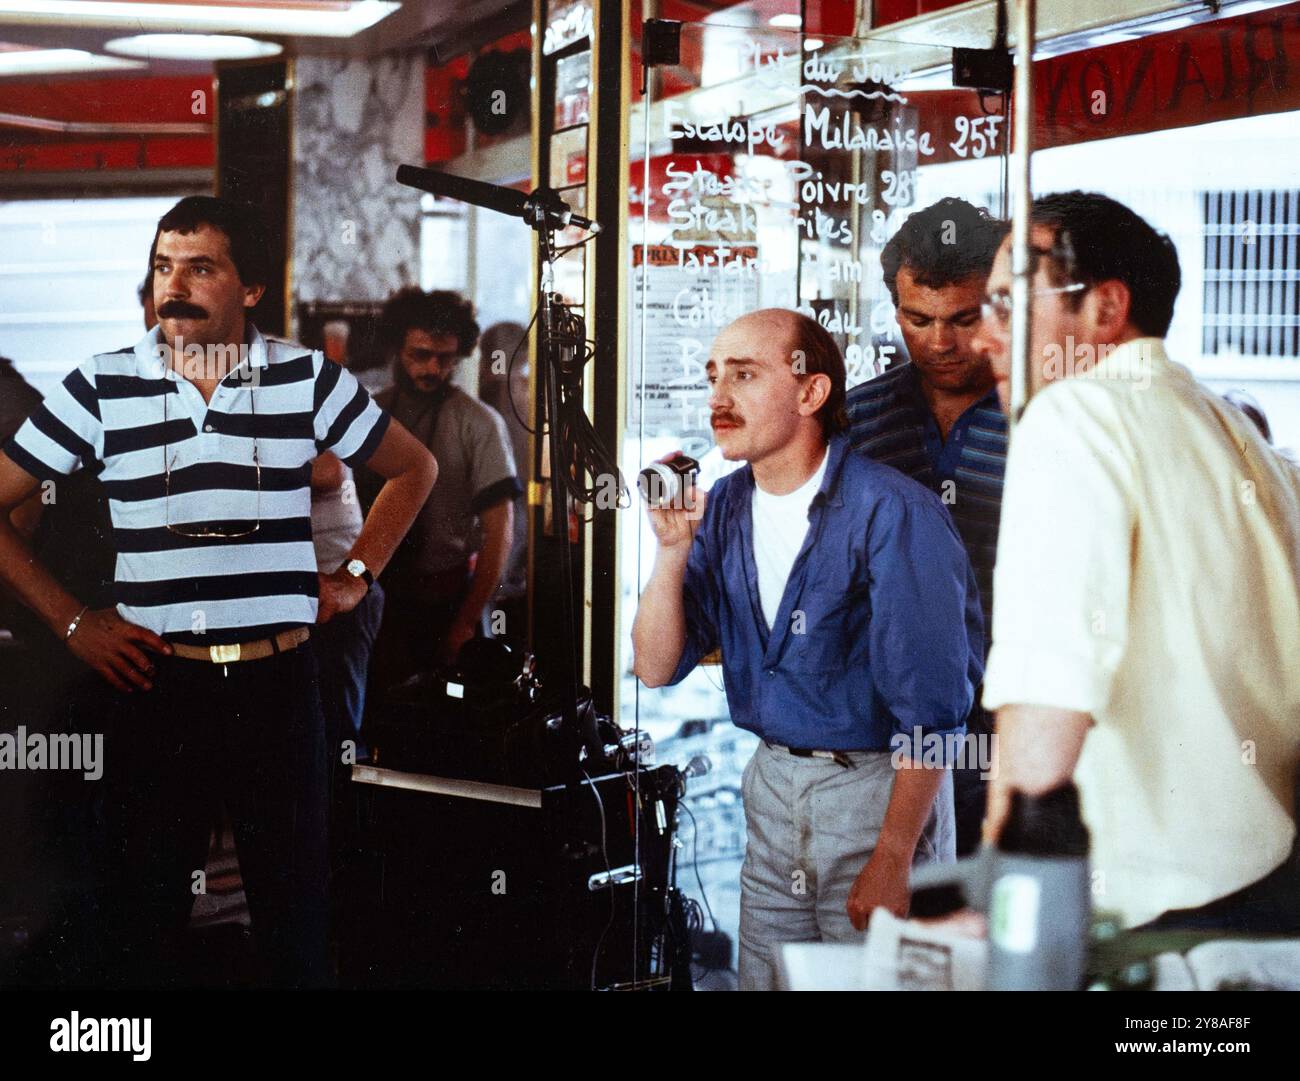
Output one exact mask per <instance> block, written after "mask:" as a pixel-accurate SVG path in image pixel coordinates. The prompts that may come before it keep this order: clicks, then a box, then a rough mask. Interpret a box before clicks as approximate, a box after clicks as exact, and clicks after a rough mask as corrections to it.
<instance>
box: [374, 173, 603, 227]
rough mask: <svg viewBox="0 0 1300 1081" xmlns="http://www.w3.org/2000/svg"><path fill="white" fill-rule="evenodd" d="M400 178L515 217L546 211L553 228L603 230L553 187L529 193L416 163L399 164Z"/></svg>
mask: <svg viewBox="0 0 1300 1081" xmlns="http://www.w3.org/2000/svg"><path fill="white" fill-rule="evenodd" d="M397 182H398V183H399V184H404V185H406V186H407V187H408V188H418V189H419V190H420V191H427V192H431V193H432V194H434V195H441V196H443V197H444V198H447V199H455V200H457V201H458V202H462V203H469V204H471V205H472V206H481V207H483V209H485V210H495V211H496V212H497V213H498V214H508V215H509V216H510V217H512V218H524V219H525V220H527V221H528V222H529V224H532V221H533V219H534V217H535V215H536V214H538V213H539V212H540V213H541V214H544V215H545V217H546V219H547V221H548V223H549V224H551V225H552V226H553V227H554V228H557V229H563V228H564V227H565V226H568V225H573V226H576V227H577V228H579V229H585V230H586V231H587V232H589V233H598V232H600V223H599V222H595V221H592V220H591V219H590V218H584V217H583V216H582V215H581V214H575V213H574V212H573V209H572V208H571V207H570V206H569V204H568V203H566V202H565V201H564V200H563V199H561V198H560V196H559V194H558V193H556V192H555V191H553V190H552V189H550V188H538V189H537V190H536V191H535V192H533V193H532V194H530V195H525V194H524V193H523V192H522V191H517V190H516V189H514V188H504V187H502V186H501V185H499V184H486V183H484V182H483V181H481V180H470V179H469V178H468V177H463V176H452V175H451V173H441V172H438V171H437V170H436V169H421V168H418V167H417V166H414V165H399V166H398V167H397Z"/></svg>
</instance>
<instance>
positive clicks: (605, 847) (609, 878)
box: [578, 766, 615, 991]
mask: <svg viewBox="0 0 1300 1081" xmlns="http://www.w3.org/2000/svg"><path fill="white" fill-rule="evenodd" d="M578 768H579V769H580V770H582V775H583V776H584V777H586V778H587V783H588V784H589V785H591V794H592V795H593V796H595V797H596V807H597V809H598V810H599V811H600V853H601V858H602V859H604V861H605V881H606V882H607V883H608V886H607V888H608V890H609V921H608V922H607V923H606V924H605V929H604V930H603V931H601V933H600V938H598V939H597V940H596V949H595V951H594V952H593V953H592V955H591V989H592V990H593V991H594V990H596V965H597V964H598V963H599V961H600V951H601V948H602V947H603V946H604V945H605V936H606V935H608V934H609V929H610V928H611V927H613V926H614V911H615V909H614V905H615V897H614V872H613V871H612V870H611V868H610V866H609V842H608V836H607V834H606V830H605V801H604V800H603V799H601V798H600V789H599V788H597V787H596V782H595V781H593V780H592V779H591V774H590V773H588V772H587V768H586V767H585V766H579V767H578Z"/></svg>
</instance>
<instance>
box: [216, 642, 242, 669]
mask: <svg viewBox="0 0 1300 1081" xmlns="http://www.w3.org/2000/svg"><path fill="white" fill-rule="evenodd" d="M208 655H209V656H210V657H211V658H212V663H213V664H229V663H230V662H231V661H237V660H239V643H238V642H235V643H233V644H232V645H228V646H208Z"/></svg>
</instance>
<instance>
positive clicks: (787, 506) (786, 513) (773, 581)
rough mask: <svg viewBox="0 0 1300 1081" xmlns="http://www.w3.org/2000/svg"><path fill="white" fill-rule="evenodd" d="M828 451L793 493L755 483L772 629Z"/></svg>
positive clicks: (757, 551) (758, 544)
mask: <svg viewBox="0 0 1300 1081" xmlns="http://www.w3.org/2000/svg"><path fill="white" fill-rule="evenodd" d="M826 458H827V455H826V453H824V452H823V454H822V460H821V464H820V465H819V466H818V467H817V471H816V472H815V473H813V475H812V476H811V477H809V478H808V481H807V483H805V484H804V485H803V486H802V487H800V488H796V489H795V490H794V491H793V492H791V493H790V494H789V495H772V494H771V493H770V492H765V491H763V489H762V488H760V487H759V486H758V485H757V484H755V485H754V503H753V511H752V513H753V516H754V563H755V564H756V565H757V567H758V595H759V598H760V599H761V600H762V602H763V618H764V619H766V620H767V626H768V630H771V629H772V624H773V622H774V621H775V620H776V613H777V612H778V611H779V610H780V607H781V596H782V595H783V594H784V593H785V583H786V579H788V578H789V577H790V569H791V568H792V567H793V566H794V561H795V558H796V557H797V556H798V555H799V549H800V548H802V547H803V539H804V537H805V536H807V534H808V507H809V506H810V505H811V504H812V500H813V496H815V495H816V494H817V490H818V489H819V488H820V487H821V486H822V478H823V477H824V476H825V475H826Z"/></svg>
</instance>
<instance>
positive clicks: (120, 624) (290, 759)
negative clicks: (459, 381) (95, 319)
mask: <svg viewBox="0 0 1300 1081" xmlns="http://www.w3.org/2000/svg"><path fill="white" fill-rule="evenodd" d="M269 250H270V249H269V245H268V243H267V241H266V232H265V229H264V227H263V225H262V223H261V222H260V220H259V218H258V215H257V214H256V212H255V211H254V210H253V209H252V208H250V207H246V206H242V205H240V204H235V203H231V202H228V201H225V200H221V199H214V198H208V197H191V198H187V199H182V200H181V201H180V202H179V203H178V204H177V205H176V206H175V207H173V208H172V209H171V210H170V211H168V212H167V214H165V215H164V216H163V217H162V219H161V220H160V221H159V223H158V230H157V233H156V235H155V238H154V244H153V250H152V252H151V253H150V266H151V273H152V278H153V290H154V301H155V304H156V307H157V314H158V318H159V321H160V322H159V326H158V327H156V328H154V330H152V331H150V332H149V334H147V335H146V336H145V337H144V338H143V339H142V340H141V341H140V342H139V343H138V344H137V345H136V346H135V347H134V348H130V349H121V350H117V351H115V352H110V353H101V354H99V355H97V356H94V357H92V358H91V359H90V360H88V361H86V362H85V363H83V364H81V365H79V366H78V367H77V368H75V369H74V370H73V371H72V372H71V373H70V374H69V375H68V376H67V378H66V379H65V380H64V381H63V383H62V384H61V385H60V386H59V387H58V388H57V389H56V390H55V391H54V392H52V393H51V394H50V396H49V397H48V398H47V399H46V400H45V402H44V403H43V404H42V405H41V406H40V407H39V408H38V409H37V410H36V412H35V413H34V414H33V415H32V416H31V417H30V418H29V419H28V420H27V422H26V423H25V424H24V425H23V426H22V428H20V429H19V431H18V432H17V433H16V434H15V435H14V437H13V438H12V439H11V440H10V442H9V443H8V444H7V446H6V447H5V449H4V452H3V453H2V454H0V578H2V579H3V581H4V583H5V584H7V585H8V586H9V587H10V588H11V589H12V590H13V591H14V592H15V593H16V594H17V596H18V597H19V598H20V599H21V600H22V601H23V602H24V603H25V604H27V605H28V606H29V607H31V608H32V609H33V610H34V611H35V612H36V613H37V614H38V615H39V616H40V617H41V618H42V619H43V620H44V622H45V623H46V625H47V626H48V627H50V628H51V630H53V631H54V632H55V633H56V634H57V635H58V636H59V637H60V638H61V639H63V640H64V641H66V643H67V645H68V648H69V649H70V650H71V651H72V653H73V654H74V655H76V656H77V657H78V658H80V659H81V660H82V661H83V662H85V664H86V665H87V666H89V668H90V669H92V670H93V671H94V672H96V673H98V674H99V675H100V676H102V677H103V679H104V680H105V681H107V683H108V684H110V685H111V687H105V688H104V691H105V703H104V706H105V708H104V710H103V713H102V715H100V716H97V717H95V718H93V719H90V720H89V721H88V724H87V727H91V726H93V727H95V728H100V726H103V729H104V730H105V735H106V738H105V757H106V760H107V761H106V765H105V773H104V777H105V782H106V785H107V791H106V793H105V801H104V803H105V821H106V827H107V828H106V839H107V846H108V852H107V853H106V861H105V863H106V867H105V870H106V875H107V878H106V884H105V892H104V902H105V903H104V906H103V923H102V925H101V926H100V927H99V928H98V929H97V930H98V937H99V939H100V940H101V942H102V943H103V945H104V948H105V955H104V958H103V964H104V966H105V968H104V973H103V976H102V978H104V979H107V980H109V981H111V982H115V983H121V984H126V985H133V984H135V985H138V984H154V983H158V982H160V981H163V982H165V981H166V980H167V979H168V971H167V968H168V965H169V964H171V963H173V962H174V961H175V957H176V954H175V952H174V949H173V948H172V947H173V946H174V944H175V940H176V936H177V935H178V934H179V933H180V932H181V931H182V930H183V929H184V926H185V924H186V922H187V920H188V916H189V910H190V908H191V906H192V904H193V900H194V896H195V895H196V894H197V893H199V892H202V888H201V883H202V872H203V867H204V862H205V857H206V853H207V841H208V826H209V822H210V819H211V815H210V811H211V807H212V806H213V803H214V801H215V800H216V799H222V800H224V801H225V803H226V807H227V809H228V811H229V812H230V816H231V819H232V821H233V822H234V826H235V840H236V845H237V848H238V854H239V862H240V869H241V872H242V875H243V879H244V885H245V891H246V893H247V897H248V905H249V912H250V915H251V917H252V921H253V928H254V931H255V933H256V936H257V941H258V947H259V952H260V953H261V955H262V957H263V960H264V961H265V962H266V964H267V966H268V969H269V976H270V979H271V981H272V982H274V983H277V984H287V985H300V986H301V985H308V986H318V985H322V984H327V983H329V982H330V974H329V970H328V964H327V942H326V939H327V912H328V906H327V897H326V887H327V861H326V836H325V832H326V826H325V807H326V794H325V787H324V778H325V747H324V730H323V721H322V716H321V706H320V699H319V691H318V687H317V669H316V659H315V655H314V652H313V650H312V646H311V641H310V629H311V627H312V625H313V624H316V623H323V622H325V621H327V620H329V619H330V618H331V617H332V616H334V615H337V614H339V613H343V612H348V611H350V610H351V609H353V608H354V607H355V606H356V605H357V604H358V603H359V602H360V600H361V598H362V597H364V596H365V594H366V591H367V590H368V588H369V584H370V582H371V579H372V578H373V576H374V575H377V574H378V573H379V572H380V571H381V570H382V569H383V567H384V565H385V564H386V563H387V562H388V560H389V558H390V557H391V555H392V553H393V550H394V549H395V548H396V546H397V544H398V542H399V541H400V540H401V538H402V536H403V535H404V534H405V533H406V531H407V529H408V528H409V527H410V524H411V522H412V521H413V520H414V517H415V514H416V513H417V511H418V510H419V508H420V506H421V505H422V504H423V503H424V500H425V498H426V497H427V496H428V493H429V491H430V489H431V488H432V486H433V483H434V481H435V479H436V477H437V464H436V462H434V460H433V457H432V455H430V454H429V452H428V451H427V450H426V449H425V448H424V447H422V446H421V445H420V444H419V442H418V441H416V440H415V439H414V438H412V436H411V435H410V434H409V433H408V432H406V431H405V429H403V428H402V427H401V426H400V425H398V424H390V423H389V419H388V417H387V415H386V414H384V413H383V412H382V411H381V410H380V409H379V408H378V407H377V406H376V405H375V404H374V403H373V402H372V401H371V400H370V397H369V395H368V394H367V393H366V392H365V390H364V389H362V388H361V387H360V386H359V385H358V384H357V383H356V380H355V379H354V378H353V377H352V375H350V374H349V373H348V372H347V371H346V370H344V369H343V368H340V367H339V366H338V365H336V364H333V363H331V362H328V361H326V360H325V359H324V357H323V356H322V355H321V354H320V353H313V352H312V351H310V350H308V349H305V348H303V347H301V346H299V345H295V344H294V343H292V342H287V341H281V340H279V339H275V338H265V337H263V336H262V335H261V334H260V333H259V332H258V330H257V329H256V327H254V326H253V325H252V323H251V322H249V321H248V319H247V315H248V313H249V310H250V309H252V308H253V307H254V306H255V305H256V304H257V302H258V300H259V299H260V298H261V296H262V293H263V291H264V290H265V287H266V283H267V281H268V280H269V277H270V274H269V271H270V264H269ZM327 450H328V451H332V452H333V453H334V454H336V455H337V456H338V457H339V458H341V459H343V460H344V461H345V462H348V463H349V464H357V463H361V462H365V463H366V464H367V465H368V466H369V467H370V468H371V469H373V470H374V471H375V472H377V473H379V474H380V475H381V476H384V477H387V478H389V479H388V481H387V483H386V484H385V486H384V488H383V490H382V491H381V493H380V495H379V498H378V499H377V500H376V501H375V504H374V506H373V508H372V510H371V513H370V515H369V516H368V518H367V520H366V523H365V527H364V528H363V530H362V532H361V535H360V536H359V537H358V538H357V540H356V542H355V544H354V545H353V547H352V550H351V553H350V558H349V559H348V560H347V561H345V564H344V566H343V567H340V568H339V569H338V570H337V571H336V572H334V573H333V574H318V573H317V568H316V556H315V550H314V548H313V545H312V534H311V491H310V476H311V463H312V460H313V459H314V458H315V457H316V456H317V455H318V454H320V453H322V452H324V451H327ZM79 468H88V469H91V470H94V471H95V472H96V473H97V474H98V475H99V477H100V479H101V481H102V482H103V485H104V489H105V493H106V495H107V497H108V499H109V506H110V510H111V513H112V520H113V540H114V543H115V546H116V549H117V564H116V573H115V583H114V593H115V600H116V604H115V606H114V607H111V608H105V609H102V610H98V611H89V610H87V607H86V606H85V605H84V604H83V603H82V602H81V601H80V600H79V599H78V598H76V597H73V596H71V595H70V594H69V593H68V592H67V591H66V590H65V589H63V588H62V587H61V586H60V585H59V583H58V582H57V581H56V580H55V579H54V578H53V577H52V576H51V575H50V574H49V572H48V571H47V570H46V569H45V568H43V567H42V566H41V565H40V564H39V562H37V561H36V560H34V559H33V558H32V557H31V555H30V553H29V552H28V550H27V549H26V548H25V546H24V545H23V543H22V542H21V541H20V540H19V538H18V536H17V535H16V534H15V532H14V531H13V529H12V528H11V526H10V525H9V522H8V517H9V512H10V510H11V509H12V508H13V507H14V506H16V505H18V504H19V503H21V502H22V501H23V500H24V499H26V498H27V497H28V496H30V495H31V494H32V493H33V492H34V491H36V490H37V489H38V488H39V489H41V490H42V491H47V492H50V493H52V494H53V497H54V498H56V499H57V491H58V483H59V478H61V477H63V476H66V475H68V474H71V473H73V472H74V471H76V470H77V469H79Z"/></svg>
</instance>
